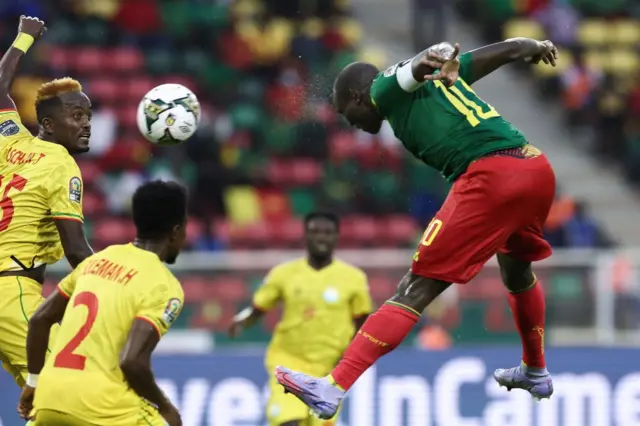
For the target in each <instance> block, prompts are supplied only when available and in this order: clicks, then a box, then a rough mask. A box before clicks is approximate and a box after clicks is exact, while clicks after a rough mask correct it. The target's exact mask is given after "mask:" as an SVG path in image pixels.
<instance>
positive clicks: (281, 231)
mask: <svg viewBox="0 0 640 426" xmlns="http://www.w3.org/2000/svg"><path fill="white" fill-rule="evenodd" d="M267 233H268V241H269V243H270V244H272V245H273V246H275V247H279V248H294V247H301V246H302V238H303V235H304V226H303V224H302V220H301V219H299V218H293V217H291V218H287V219H284V220H276V221H271V222H268V223H267Z"/></svg>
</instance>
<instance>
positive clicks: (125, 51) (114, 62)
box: [104, 47, 144, 73]
mask: <svg viewBox="0 0 640 426" xmlns="http://www.w3.org/2000/svg"><path fill="white" fill-rule="evenodd" d="M104 54H106V55H108V58H109V61H107V63H106V64H105V65H106V67H105V69H106V70H108V71H111V72H119V73H135V72H138V71H140V70H142V66H143V64H144V56H143V55H142V52H140V51H139V50H138V49H136V48H134V47H117V48H114V49H111V50H109V51H106V52H104Z"/></svg>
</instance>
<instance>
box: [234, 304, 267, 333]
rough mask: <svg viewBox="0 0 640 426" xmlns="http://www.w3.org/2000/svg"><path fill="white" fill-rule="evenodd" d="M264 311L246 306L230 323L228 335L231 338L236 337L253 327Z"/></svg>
mask: <svg viewBox="0 0 640 426" xmlns="http://www.w3.org/2000/svg"><path fill="white" fill-rule="evenodd" d="M264 314H265V311H263V310H261V309H258V308H256V307H255V306H248V307H246V308H244V309H243V310H241V311H240V312H238V313H237V314H236V315H235V316H234V317H233V321H232V322H231V326H230V327H229V335H230V336H231V337H237V336H238V335H240V333H242V330H244V329H247V328H249V327H253V326H254V325H255V324H256V323H257V322H259V321H260V320H261V319H262V317H263V316H264Z"/></svg>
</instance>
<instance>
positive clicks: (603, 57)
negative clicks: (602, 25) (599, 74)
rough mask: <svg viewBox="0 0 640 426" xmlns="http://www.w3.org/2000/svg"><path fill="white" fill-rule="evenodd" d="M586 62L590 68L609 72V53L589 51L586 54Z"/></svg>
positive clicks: (596, 50)
mask: <svg viewBox="0 0 640 426" xmlns="http://www.w3.org/2000/svg"><path fill="white" fill-rule="evenodd" d="M584 62H585V64H586V65H587V67H588V68H590V69H592V70H596V71H607V70H608V69H609V67H610V66H611V64H610V63H609V52H606V51H603V50H600V49H589V50H587V51H586V52H585V54H584Z"/></svg>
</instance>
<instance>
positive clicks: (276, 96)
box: [0, 0, 640, 340]
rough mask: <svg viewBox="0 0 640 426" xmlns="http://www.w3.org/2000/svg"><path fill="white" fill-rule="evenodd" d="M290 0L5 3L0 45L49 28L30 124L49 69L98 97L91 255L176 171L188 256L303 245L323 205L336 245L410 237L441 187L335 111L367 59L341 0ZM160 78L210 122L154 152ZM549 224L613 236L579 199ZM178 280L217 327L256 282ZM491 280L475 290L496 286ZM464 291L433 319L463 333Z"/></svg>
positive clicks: (467, 312) (90, 173) (384, 277)
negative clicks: (153, 117)
mask: <svg viewBox="0 0 640 426" xmlns="http://www.w3.org/2000/svg"><path fill="white" fill-rule="evenodd" d="M299 3H300V2H298V1H254V0H238V1H234V2H231V5H230V6H229V5H227V2H218V3H213V4H212V3H211V2H206V3H205V2H199V1H187V0H183V1H179V2H175V1H161V0H136V1H135V2H126V1H117V0H112V1H109V2H91V1H70V2H63V3H60V4H58V3H57V2H56V4H54V2H53V1H45V2H41V1H36V0H32V1H30V0H25V1H22V2H20V5H19V7H18V6H15V7H14V6H12V5H7V6H1V7H0V45H2V46H8V45H10V43H11V41H12V37H14V35H15V23H16V22H17V16H19V15H20V14H23V13H26V14H32V15H37V16H42V17H43V18H44V19H45V20H47V22H51V25H50V28H49V32H48V34H47V36H46V38H45V39H44V40H43V41H44V42H43V43H41V44H40V45H39V50H38V52H39V53H38V54H37V55H30V56H29V57H28V60H29V63H28V64H27V65H26V66H25V67H24V68H23V69H22V72H21V74H20V77H19V78H17V79H16V81H15V86H14V96H15V99H17V101H18V106H19V109H20V113H21V114H22V117H24V119H25V121H26V124H28V125H29V126H31V127H33V126H34V125H35V114H34V111H33V100H34V99H33V96H34V93H35V89H36V88H37V87H38V86H39V85H40V84H41V83H42V82H43V81H45V80H46V79H47V78H51V77H60V76H65V75H72V76H74V77H77V78H79V79H80V80H81V82H82V83H83V85H84V86H85V89H86V91H87V92H88V93H89V95H90V96H91V98H92V100H93V102H94V106H95V113H94V119H93V132H92V133H93V136H92V151H91V153H89V154H87V155H85V156H82V157H79V158H78V161H79V164H80V167H81V169H82V172H83V176H84V181H85V188H86V189H85V196H84V209H85V216H86V217H87V220H86V226H87V230H88V235H89V237H90V239H91V243H92V244H93V246H94V247H95V248H101V247H104V246H106V245H108V244H112V243H118V242H122V241H126V240H128V239H131V238H132V237H133V232H134V229H133V228H132V226H131V225H130V223H129V222H128V221H126V220H123V217H125V216H126V215H127V212H128V201H129V199H130V195H131V193H132V192H133V190H134V189H135V188H136V187H137V185H138V184H139V183H140V182H142V181H143V180H144V179H147V178H150V177H161V178H174V179H179V180H181V181H183V182H184V183H185V184H187V185H188V186H189V187H190V188H191V193H192V195H193V196H192V200H191V201H192V206H191V208H192V213H193V217H192V218H191V222H190V224H189V229H188V234H189V238H188V241H189V244H190V246H191V248H192V249H193V250H203V251H215V250H224V249H242V248H293V247H300V245H301V237H302V224H301V217H302V216H304V214H306V213H308V212H310V211H312V210H314V209H318V208H323V209H330V210H333V211H335V212H337V213H339V214H340V215H341V216H342V217H343V227H342V230H343V231H342V242H341V246H342V247H363V246H367V245H371V244H372V243H375V245H376V246H380V247H406V248H409V247H413V246H414V245H415V243H416V241H417V239H418V238H419V236H420V233H421V231H422V227H423V225H424V224H425V223H427V222H428V221H429V220H430V218H431V217H432V216H433V215H434V214H435V212H436V211H437V209H438V208H439V206H440V205H441V203H442V201H443V200H444V197H445V196H446V193H447V191H448V188H449V186H448V185H447V184H446V183H445V182H444V181H443V180H442V178H441V177H440V176H439V175H438V174H437V173H436V172H434V171H432V170H430V169H429V168H427V167H424V166H423V165H421V164H419V163H418V162H417V161H416V160H414V159H413V158H411V157H410V156H408V155H406V154H405V152H404V150H403V148H402V147H401V146H399V145H398V144H397V143H395V142H394V141H393V140H392V141H391V143H390V142H389V135H385V134H384V132H383V134H382V135H381V136H380V137H374V138H371V137H365V136H363V135H362V134H359V133H355V132H353V131H352V130H350V129H348V128H347V126H346V123H343V122H340V121H338V120H337V118H336V116H335V114H333V113H332V111H331V107H330V104H329V94H330V89H331V83H332V80H333V76H334V75H335V74H336V72H337V71H338V70H339V69H340V68H341V67H342V66H344V65H346V64H347V63H349V62H351V61H354V60H356V59H358V58H360V57H361V56H360V55H361V53H360V52H358V50H357V45H358V41H359V40H360V38H361V37H362V34H361V31H360V29H359V27H358V24H357V23H356V22H355V21H354V20H353V19H351V18H350V17H349V14H348V9H347V7H346V6H345V3H346V2H342V1H336V2H334V3H335V4H334V3H332V2H315V3H316V4H317V7H316V8H312V9H309V10H306V9H300V7H299ZM300 4H301V3H300ZM304 4H307V3H304ZM54 6H55V7H54ZM526 22H529V24H524V27H522V28H516V29H513V31H515V32H518V31H520V32H522V33H523V34H522V35H535V34H534V33H533V31H532V30H530V29H527V28H528V27H527V25H528V26H529V27H531V28H538V27H536V26H535V25H534V24H531V22H530V21H526ZM538 34H540V33H538ZM380 65H381V66H382V65H384V64H383V63H381V64H380ZM169 81H171V82H177V83H182V84H184V85H186V86H188V87H190V88H192V89H193V90H194V91H195V93H196V94H197V95H198V96H199V99H200V101H201V103H202V106H203V114H204V115H203V123H202V126H201V129H200V131H199V132H198V134H197V135H196V136H195V137H194V138H193V139H192V140H190V141H189V142H188V143H186V144H184V145H182V146H179V147H173V148H158V147H154V146H152V145H151V144H149V143H148V142H146V141H145V140H144V139H142V138H141V136H140V135H139V134H138V131H137V128H136V127H135V111H136V108H137V104H138V102H139V100H140V98H141V97H142V95H143V94H144V93H145V92H146V91H148V90H149V89H151V88H152V87H154V86H155V85H157V84H160V83H164V82H169ZM636 103H638V102H637V101H636ZM391 139H393V138H391ZM639 155H640V154H639ZM547 232H548V236H549V239H550V241H551V242H552V243H553V244H554V245H555V246H558V247H566V246H574V247H593V246H598V245H606V244H607V243H608V241H607V239H606V238H605V237H604V236H603V235H602V233H601V232H600V230H599V229H598V227H597V225H596V224H595V223H594V222H593V220H591V219H590V218H589V216H588V214H586V213H585V209H584V208H583V206H582V205H581V203H579V202H576V201H575V200H572V199H568V198H566V197H564V196H559V197H558V200H557V203H556V205H555V206H554V208H553V211H552V214H551V215H550V217H549V221H548V224H547ZM402 273H403V271H400V270H398V271H395V270H392V271H384V273H374V274H372V275H371V276H370V277H369V279H370V284H371V289H372V292H373V296H374V299H375V301H376V302H382V301H383V300H385V299H386V298H387V297H388V295H389V294H392V293H393V289H394V287H395V285H396V283H397V278H398V276H400V275H401V274H402ZM553 279H555V278H553ZM181 280H182V282H183V284H184V287H185V293H186V297H187V305H186V306H185V311H184V314H183V315H182V316H181V317H180V320H179V322H180V323H179V324H178V327H203V328H208V329H210V330H213V331H216V332H222V331H223V330H224V328H225V327H226V326H227V324H228V321H229V319H230V317H231V315H232V314H233V313H234V312H236V310H237V309H238V307H239V306H241V305H243V304H245V303H246V301H247V300H248V298H249V295H250V294H251V291H252V290H253V289H255V288H256V287H257V286H258V285H259V283H260V282H261V280H262V276H261V274H255V273H253V274H252V273H241V274H238V273H234V274H233V275H231V274H229V275H225V274H223V275H211V276H206V275H205V276H203V275H186V276H181ZM490 281H491V282H490V283H485V284H483V285H482V288H483V289H484V290H483V291H488V290H487V289H490V288H495V289H499V288H500V283H499V281H497V280H490ZM51 284H52V283H51V282H49V283H48V284H47V290H45V293H46V294H48V292H49V291H50V289H51ZM551 284H552V285H553V286H555V284H556V283H555V282H552V283H551ZM557 284H558V285H559V286H560V287H562V283H560V282H558V283H557ZM580 291H581V292H582V291H583V290H580ZM500 294H502V293H500ZM467 296H468V298H469V300H471V301H472V303H467V304H464V305H463V307H462V308H461V309H462V310H463V311H464V312H461V313H458V311H457V310H456V311H453V312H449V313H448V314H446V315H445V317H444V319H443V320H442V321H443V324H444V325H445V326H447V328H448V329H451V330H455V329H456V327H457V322H456V321H457V318H458V317H464V318H476V317H477V316H478V315H480V314H479V313H477V312H480V310H481V308H480V305H478V306H476V305H474V304H473V303H475V302H473V301H474V300H475V296H474V295H472V294H469V295H466V296H465V294H462V296H461V297H462V298H463V299H464V298H465V297H467ZM483 297H485V298H486V295H485V296H483ZM496 297H497V296H496ZM456 309H457V308H456ZM482 309H484V308H482ZM270 315H271V317H270V318H272V319H271V320H269V321H266V323H265V328H261V329H256V330H254V331H252V332H250V333H248V334H247V336H245V338H246V339H247V340H256V339H263V340H264V339H266V338H267V336H268V334H266V332H267V330H268V329H269V327H271V326H272V325H273V324H274V319H275V318H276V316H277V313H272V314H270ZM498 322H499V321H498ZM465 324H473V326H472V328H471V329H469V328H468V327H467V326H465V327H467V328H466V329H467V331H461V333H462V334H463V335H471V336H476V335H480V334H481V333H484V332H486V330H485V331H482V330H484V329H490V328H491V326H490V325H489V326H486V327H485V326H483V325H482V324H484V322H483V320H479V322H478V321H475V320H473V321H465ZM478 324H479V327H480V329H477V330H476V328H475V327H476V326H478ZM483 327H484V328H483ZM463 329H465V328H464V327H463ZM479 333H480V334H479ZM218 335H219V336H220V334H218ZM221 338H222V339H223V340H224V337H221Z"/></svg>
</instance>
